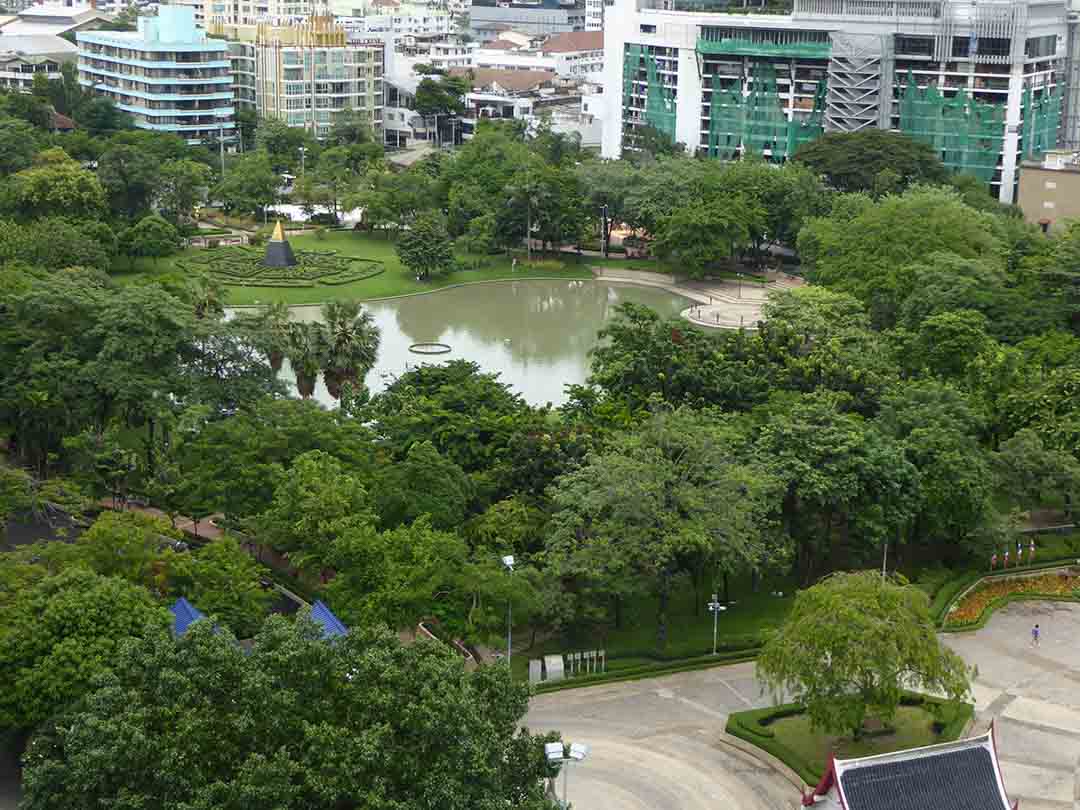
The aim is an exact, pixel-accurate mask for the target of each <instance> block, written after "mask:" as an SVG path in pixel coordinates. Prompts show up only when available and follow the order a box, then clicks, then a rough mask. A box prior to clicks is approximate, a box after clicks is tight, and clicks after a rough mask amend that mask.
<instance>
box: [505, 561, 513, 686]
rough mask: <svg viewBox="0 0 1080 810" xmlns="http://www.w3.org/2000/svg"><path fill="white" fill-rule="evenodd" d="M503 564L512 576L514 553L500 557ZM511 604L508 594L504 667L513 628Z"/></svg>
mask: <svg viewBox="0 0 1080 810" xmlns="http://www.w3.org/2000/svg"><path fill="white" fill-rule="evenodd" d="M502 563H503V565H505V566H506V570H507V572H508V573H509V574H510V575H511V576H513V574H514V555H513V554H507V555H506V556H505V557H503V558H502ZM513 605H514V603H513V602H512V601H511V600H510V598H509V596H508V597H507V599H506V668H507V669H509V668H510V636H511V632H512V630H513V627H514V625H513Z"/></svg>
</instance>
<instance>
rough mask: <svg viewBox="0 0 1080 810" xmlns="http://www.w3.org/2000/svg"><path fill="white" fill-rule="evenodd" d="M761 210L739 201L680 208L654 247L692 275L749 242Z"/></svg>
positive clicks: (668, 219) (663, 227)
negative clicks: (752, 228)
mask: <svg viewBox="0 0 1080 810" xmlns="http://www.w3.org/2000/svg"><path fill="white" fill-rule="evenodd" d="M763 218H764V214H763V212H762V210H761V209H759V208H756V207H754V206H752V205H750V204H749V203H748V202H747V201H746V200H742V199H716V200H711V201H709V202H707V203H705V204H704V205H703V204H701V203H696V204H692V205H687V206H685V207H683V208H679V209H677V210H675V211H673V212H672V213H671V215H670V216H668V217H666V218H665V219H664V221H663V223H662V224H661V226H660V230H659V232H658V233H657V234H656V239H655V241H654V242H653V248H654V249H655V250H656V253H657V255H658V256H660V257H661V258H663V259H665V260H667V261H669V262H672V263H677V264H678V265H679V267H680V268H682V269H685V270H686V271H687V272H688V273H689V274H690V275H691V276H701V275H702V274H703V273H704V271H705V270H706V269H707V268H708V267H710V266H711V265H713V264H715V263H716V262H717V261H718V260H719V259H722V258H726V257H728V256H733V255H734V254H735V253H736V251H738V250H739V249H740V248H741V247H743V246H745V245H747V244H749V243H750V231H751V227H754V228H756V229H758V230H760V229H761V228H762V220H763Z"/></svg>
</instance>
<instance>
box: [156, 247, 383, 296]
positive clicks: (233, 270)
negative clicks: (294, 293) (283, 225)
mask: <svg viewBox="0 0 1080 810" xmlns="http://www.w3.org/2000/svg"><path fill="white" fill-rule="evenodd" d="M263 253H264V251H263V249H262V248H256V247H247V246H245V247H216V248H207V249H206V250H203V251H200V252H199V253H198V254H197V255H195V256H191V257H189V258H185V259H184V260H183V261H181V262H177V265H178V266H179V267H180V268H181V269H183V270H185V271H188V272H192V273H207V274H208V275H209V276H210V277H211V278H213V279H215V280H216V281H219V282H221V283H222V284H229V285H232V286H237V287H320V286H326V287H336V286H340V285H342V284H351V283H353V282H354V281H363V280H364V279H368V278H372V277H374V276H377V275H379V274H380V273H382V272H383V271H384V269H385V268H384V267H383V264H382V262H380V261H376V260H374V259H360V258H356V257H355V256H341V255H339V254H338V253H337V251H333V250H326V251H315V250H298V251H296V266H294V267H267V266H266V265H264V264H263Z"/></svg>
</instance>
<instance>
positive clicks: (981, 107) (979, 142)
mask: <svg viewBox="0 0 1080 810" xmlns="http://www.w3.org/2000/svg"><path fill="white" fill-rule="evenodd" d="M900 131H901V132H903V133H905V134H907V135H910V136H911V137H913V138H915V139H916V140H920V141H923V142H924V143H928V144H930V145H931V146H932V147H933V148H934V150H935V151H936V152H937V153H938V155H939V157H941V162H942V163H944V164H945V165H946V166H948V167H949V168H950V169H952V170H953V171H956V172H963V173H965V174H973V175H975V176H976V177H978V178H979V179H980V180H983V181H985V182H990V181H991V180H993V178H994V171H995V169H997V165H998V155H999V154H1000V153H1001V149H1002V144H1003V142H1004V140H1005V105H1004V104H989V103H984V102H981V101H977V100H975V99H973V98H971V97H970V96H969V95H968V94H967V91H966V90H964V89H960V90H957V92H956V95H954V96H952V97H951V98H947V97H945V96H944V95H942V93H941V91H940V90H938V88H936V87H927V88H926V89H924V90H920V89H919V85H918V84H917V83H916V81H915V76H914V75H913V74H912V73H911V72H910V71H909V72H908V77H907V85H906V86H905V88H904V92H903V95H902V96H901V97H900Z"/></svg>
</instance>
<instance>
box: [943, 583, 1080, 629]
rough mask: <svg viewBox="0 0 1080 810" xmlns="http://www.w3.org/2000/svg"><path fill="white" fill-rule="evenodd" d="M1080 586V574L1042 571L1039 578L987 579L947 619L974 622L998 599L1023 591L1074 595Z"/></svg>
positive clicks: (967, 622)
mask: <svg viewBox="0 0 1080 810" xmlns="http://www.w3.org/2000/svg"><path fill="white" fill-rule="evenodd" d="M1077 588H1080V576H1074V575H1069V574H1060V573H1059V574H1043V575H1042V576H1038V577H1011V578H1009V579H995V580H990V581H989V582H984V583H983V584H982V585H980V586H979V587H977V588H976V589H975V590H973V591H971V592H970V593H969V594H967V596H965V597H964V598H963V599H961V600H960V601H959V602H958V603H957V604H956V605H955V606H954V607H953V609H952V610H950V611H949V615H948V617H947V618H946V620H945V624H947V625H953V626H956V625H961V626H962V625H965V624H974V623H976V622H977V621H979V619H981V618H982V615H983V612H984V611H985V610H986V609H987V608H988V607H989V606H990V605H991V603H992V602H994V600H996V599H1001V598H1003V597H1006V596H1009V595H1010V594H1016V593H1023V594H1032V595H1036V596H1071V595H1072V593H1073V591H1075V590H1076V589H1077Z"/></svg>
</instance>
